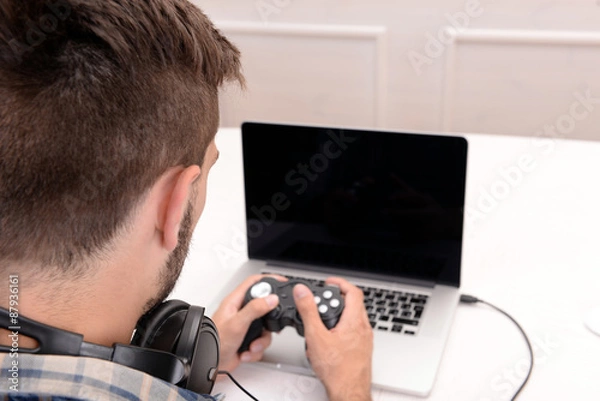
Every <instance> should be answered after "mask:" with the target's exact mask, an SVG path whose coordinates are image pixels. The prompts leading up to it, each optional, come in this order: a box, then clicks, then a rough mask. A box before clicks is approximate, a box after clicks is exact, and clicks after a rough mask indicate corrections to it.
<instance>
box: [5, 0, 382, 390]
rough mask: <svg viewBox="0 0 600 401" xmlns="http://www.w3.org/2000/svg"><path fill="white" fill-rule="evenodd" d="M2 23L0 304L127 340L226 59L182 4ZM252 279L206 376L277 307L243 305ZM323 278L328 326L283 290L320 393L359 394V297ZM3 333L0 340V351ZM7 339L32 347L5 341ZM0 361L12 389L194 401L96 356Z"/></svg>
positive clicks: (74, 2) (182, 215)
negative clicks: (334, 304)
mask: <svg viewBox="0 0 600 401" xmlns="http://www.w3.org/2000/svg"><path fill="white" fill-rule="evenodd" d="M0 18H1V21H0V144H1V146H0V274H1V276H2V277H1V280H2V283H4V284H2V285H0V306H2V307H3V308H8V307H9V304H10V302H15V300H16V302H17V304H18V311H19V314H20V315H22V316H26V317H28V318H30V319H33V320H35V321H38V322H41V323H45V324H48V325H51V326H53V327H57V328H60V329H63V330H68V331H71V332H76V333H81V334H82V335H83V336H84V340H85V341H87V342H92V343H97V344H101V345H105V346H112V345H113V344H115V343H125V344H126V343H128V342H129V341H130V338H131V335H132V332H133V330H134V328H135V325H136V322H137V321H138V319H139V318H140V317H141V316H142V315H143V314H144V313H146V312H147V311H149V310H150V309H151V308H152V307H153V306H155V305H157V304H159V303H160V302H161V301H163V300H164V299H165V298H166V297H167V296H168V294H169V293H170V292H171V290H172V289H173V286H174V284H175V282H176V280H177V278H178V276H179V274H180V271H181V268H182V266H183V262H184V259H185V256H186V253H187V248H188V245H189V241H190V238H191V235H192V231H193V229H194V227H195V225H196V223H197V222H198V219H199V218H200V215H201V213H202V211H203V208H204V203H205V197H206V185H207V179H208V174H209V171H210V168H211V166H212V165H213V164H214V163H215V161H216V160H217V158H218V150H217V148H216V146H215V142H214V136H215V133H216V131H217V128H218V125H219V122H218V88H219V87H220V86H221V84H222V83H223V82H224V81H225V80H237V81H239V82H240V83H243V78H242V76H241V74H240V62H239V52H238V50H237V49H236V48H235V47H234V46H233V45H232V44H231V43H230V42H229V41H228V40H227V39H226V38H224V37H223V36H222V35H221V34H220V33H219V32H218V31H217V30H216V29H215V28H214V27H213V25H212V24H211V22H210V21H209V20H208V19H207V17H206V16H205V15H204V14H202V12H201V11H200V10H198V9H197V8H196V7H194V6H193V5H191V4H190V3H188V2H187V1H186V0H128V1H125V0H123V1H119V0H85V1H84V0H27V1H22V0H0ZM257 279H258V277H250V278H248V280H247V281H246V282H245V283H243V284H242V285H241V286H240V287H239V288H237V289H236V290H234V291H233V292H232V294H231V295H230V296H229V297H228V298H227V299H225V300H224V301H223V303H222V305H221V307H220V308H219V310H218V311H217V312H216V313H215V315H214V316H213V318H214V321H215V323H216V325H217V328H218V330H219V334H220V338H221V345H222V347H221V364H220V366H219V368H220V369H225V370H232V369H234V368H235V367H236V366H238V365H239V364H240V363H241V362H245V361H256V360H259V359H260V358H261V357H262V355H263V351H264V349H265V348H266V347H268V346H269V343H270V334H268V333H266V334H265V335H263V336H262V337H260V338H259V339H257V340H255V341H254V342H253V343H252V344H251V346H250V350H249V351H248V352H245V353H242V354H241V355H239V354H237V349H238V348H239V346H240V344H241V342H242V340H243V338H244V335H245V334H246V332H247V330H248V327H249V325H250V323H251V322H252V321H253V320H254V319H256V318H258V317H260V316H262V315H264V314H265V313H267V312H268V311H270V310H271V309H273V308H274V307H275V306H276V305H277V303H278V299H277V297H276V296H273V297H267V298H265V299H256V300H254V301H252V302H250V303H249V304H248V305H246V306H245V307H244V308H241V306H242V305H241V304H242V298H243V294H244V293H245V292H246V290H247V289H248V288H249V287H250V286H251V284H252V283H254V282H255V281H256V280H257ZM10 283H13V284H12V285H10ZM15 283H16V284H15ZM330 283H333V284H337V285H339V286H340V288H341V290H342V292H343V293H344V295H345V298H346V308H345V310H344V314H343V315H342V318H341V320H340V322H339V324H338V325H337V326H336V328H335V329H333V330H331V331H329V330H327V329H326V328H325V326H324V325H323V324H322V322H321V321H320V319H319V315H318V312H317V311H316V306H315V304H314V301H312V298H313V297H312V296H309V295H310V294H309V292H308V289H307V288H306V287H304V286H300V285H299V286H296V288H295V293H294V295H295V299H296V303H297V306H298V309H299V312H300V314H301V316H302V318H303V321H304V324H305V328H306V329H305V336H306V342H307V353H308V356H309V358H310V360H311V362H312V364H313V367H314V369H315V372H316V374H317V376H318V377H319V378H320V379H321V380H322V382H323V384H324V386H325V388H326V389H327V393H328V395H329V398H330V399H331V400H348V399H356V400H367V399H370V379H371V354H372V332H371V328H370V326H369V322H368V319H367V316H366V312H365V310H364V306H363V304H362V293H361V292H360V290H358V289H357V288H356V287H355V286H353V285H351V284H349V283H348V282H347V281H345V280H343V279H340V278H332V279H330ZM15 288H16V295H17V297H16V298H15ZM11 295H12V298H11ZM10 334H11V333H10V332H8V331H6V330H4V329H3V331H2V333H0V341H1V343H2V344H3V345H8V346H10V344H11V338H10ZM357 344H360V346H357ZM18 345H19V348H20V349H21V350H22V349H23V348H35V347H36V345H37V344H36V342H35V340H33V339H31V338H27V337H23V336H21V337H20V338H19V343H18ZM0 358H2V360H1V362H0V363H1V368H2V371H1V372H0V377H2V378H3V383H0V391H2V392H11V391H12V392H15V393H16V391H19V394H21V397H22V399H26V398H27V396H26V394H27V393H37V394H41V393H44V394H47V393H54V394H56V395H61V396H63V397H65V398H70V399H89V398H94V399H96V398H110V399H120V398H119V397H121V398H122V399H136V397H139V398H148V397H150V396H153V397H154V398H155V399H175V397H179V398H178V399H205V398H204V397H201V396H198V395H196V394H193V393H191V392H189V391H186V390H183V389H178V388H176V387H175V386H172V385H170V384H168V383H166V382H163V381H161V380H159V379H156V378H152V377H149V376H148V375H147V374H144V373H142V372H139V371H135V370H133V369H130V368H127V367H124V366H116V364H114V363H111V362H106V361H101V360H94V359H90V358H82V357H64V356H45V355H26V354H24V353H20V354H19V355H18V363H19V364H20V365H19V367H20V369H21V370H20V372H21V374H22V375H23V374H28V372H29V373H31V372H35V374H30V375H29V376H20V377H19V378H18V383H17V386H19V387H12V388H11V387H10V384H11V381H10V380H7V379H11V375H10V373H9V368H11V363H12V362H13V361H11V358H10V356H9V355H8V354H1V355H0ZM107 372H112V373H111V374H108V373H107ZM66 373H69V374H66ZM13 376H14V375H13ZM13 378H14V377H13ZM265 380H268V377H265ZM103 381H104V382H103ZM115 381H117V382H115ZM99 383H100V384H99ZM13 386H14V384H13ZM15 396H16V395H15ZM169 397H173V398H169Z"/></svg>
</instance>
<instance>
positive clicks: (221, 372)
mask: <svg viewBox="0 0 600 401" xmlns="http://www.w3.org/2000/svg"><path fill="white" fill-rule="evenodd" d="M217 375H226V376H228V377H229V378H230V379H231V381H232V382H233V384H235V385H236V386H238V388H239V389H240V390H242V391H243V392H244V393H246V395H247V396H248V397H250V398H252V399H253V400H254V401H258V398H256V397H255V396H253V395H252V394H250V392H248V390H246V389H245V388H244V387H243V386H242V385H241V384H240V383H238V381H237V380H235V379H234V378H233V376H232V375H231V373H229V372H228V371H226V370H216V369H214V368H213V369H211V370H210V372H209V373H208V376H209V377H214V376H217Z"/></svg>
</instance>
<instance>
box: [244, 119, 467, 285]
mask: <svg viewBox="0 0 600 401" xmlns="http://www.w3.org/2000/svg"><path fill="white" fill-rule="evenodd" d="M242 144H243V159H244V160H243V165H244V183H245V200H246V230H247V236H248V256H249V257H250V258H251V259H262V260H266V261H274V262H287V263H292V264H297V265H303V266H310V267H312V268H313V269H317V270H318V268H319V267H321V268H323V267H327V268H328V269H329V270H331V269H334V270H335V269H343V271H345V272H348V271H353V272H355V273H357V274H358V275H363V276H366V277H368V276H377V277H379V276H387V277H390V276H393V277H398V279H399V280H401V279H407V280H419V281H427V282H436V283H441V284H447V285H452V286H457V287H458V286H459V285H460V264H461V251H462V237H463V214H464V201H465V181H466V168H467V141H466V140H465V139H464V138H462V137H458V136H445V135H430V134H413V133H393V132H379V131H371V130H358V129H355V130H352V129H339V128H329V127H316V126H315V127H310V126H296V125H281V124H267V123H256V122H252V123H250V122H247V123H244V124H243V125H242Z"/></svg>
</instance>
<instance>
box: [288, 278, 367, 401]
mask: <svg viewBox="0 0 600 401" xmlns="http://www.w3.org/2000/svg"><path fill="white" fill-rule="evenodd" d="M326 283H327V284H329V285H337V286H338V287H340V290H341V292H342V294H343V295H344V302H345V307H344V311H343V312H342V316H341V317H340V320H339V321H338V323H337V325H336V326H335V327H334V328H332V329H331V330H328V329H327V327H326V326H325V325H324V324H323V322H322V321H321V317H320V315H319V312H318V310H317V306H316V304H315V301H314V298H313V296H312V292H311V291H310V290H309V289H308V288H307V287H306V286H305V285H302V284H297V285H296V286H295V287H294V300H295V302H296V308H297V309H298V313H299V314H300V317H301V318H302V323H303V324H304V337H305V339H306V346H307V350H306V354H307V356H308V359H309V360H310V363H311V366H312V368H313V370H314V371H315V373H316V374H317V377H318V378H319V379H320V380H321V381H322V382H323V384H324V385H325V388H326V390H327V394H328V396H329V400H330V401H338V400H346V401H368V400H371V370H372V368H371V361H372V358H373V329H372V328H371V325H370V323H369V318H368V316H367V311H366V310H365V306H364V303H363V293H362V291H361V290H360V289H359V288H358V287H356V286H354V285H352V284H350V283H349V282H348V281H346V280H344V279H342V278H337V277H332V278H329V279H327V281H326Z"/></svg>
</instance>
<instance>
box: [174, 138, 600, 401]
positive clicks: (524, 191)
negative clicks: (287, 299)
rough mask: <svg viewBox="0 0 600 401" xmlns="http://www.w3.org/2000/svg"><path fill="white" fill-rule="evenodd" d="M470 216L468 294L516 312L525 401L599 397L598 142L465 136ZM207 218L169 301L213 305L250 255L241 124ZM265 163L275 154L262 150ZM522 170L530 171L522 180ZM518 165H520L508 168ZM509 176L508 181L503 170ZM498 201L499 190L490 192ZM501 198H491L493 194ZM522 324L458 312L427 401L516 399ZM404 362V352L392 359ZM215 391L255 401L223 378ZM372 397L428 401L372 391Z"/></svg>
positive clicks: (320, 396) (311, 387)
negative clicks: (595, 316) (592, 320)
mask: <svg viewBox="0 0 600 401" xmlns="http://www.w3.org/2000/svg"><path fill="white" fill-rule="evenodd" d="M465 137H467V139H468V141H469V164H468V177H467V209H466V210H467V215H468V216H470V217H467V221H466V223H465V236H464V238H465V239H464V251H463V270H462V284H461V290H462V292H463V293H468V294H472V295H475V296H477V297H479V298H481V299H484V300H486V301H488V302H491V303H493V304H495V305H496V306H498V307H500V308H502V309H504V310H506V311H507V312H509V313H510V314H511V315H512V316H513V317H514V318H515V319H517V321H518V322H519V323H521V325H522V326H523V328H524V329H525V330H526V332H527V333H528V334H529V336H530V339H531V340H532V342H533V346H534V354H535V358H536V365H535V368H534V370H533V374H532V376H531V378H530V380H529V383H528V385H527V386H526V387H525V389H524V390H523V393H522V394H521V396H520V397H519V400H600V336H597V335H595V334H593V333H592V332H591V331H589V330H588V329H587V328H586V327H585V326H584V324H583V316H584V314H585V313H586V312H587V311H588V310H589V309H590V308H592V307H594V306H600V291H599V290H600V143H594V142H582V141H571V140H565V139H560V140H559V139H553V138H547V139H543V140H542V139H539V138H538V139H536V138H516V137H501V136H489V135H479V134H477V135H465ZM217 146H218V148H219V150H220V152H221V156H220V158H219V161H218V163H217V164H216V165H215V166H214V167H213V171H212V172H211V175H210V177H209V186H208V197H207V203H206V208H205V211H204V214H203V215H202V217H201V219H200V222H199V223H198V227H197V229H196V231H195V233H194V237H193V243H192V246H191V250H190V255H189V257H188V260H187V262H186V266H185V268H184V271H183V273H182V277H181V279H180V281H179V283H178V285H177V287H176V288H175V291H174V293H173V294H172V297H173V298H180V299H184V300H186V301H187V302H190V303H194V304H199V305H209V304H211V303H213V302H214V301H215V296H216V294H217V292H218V290H219V289H220V288H221V287H222V286H223V285H224V284H225V282H226V281H227V280H228V279H229V278H230V277H231V275H232V274H233V272H234V271H235V269H236V268H237V267H238V266H239V265H240V264H241V263H242V262H243V261H244V260H246V258H247V254H246V248H245V239H244V232H245V226H244V203H243V178H242V165H241V162H242V158H241V139H240V133H239V129H233V128H227V129H221V130H220V131H219V133H218V134H217ZM265 157H268V152H265ZM519 165H521V166H522V167H523V168H524V169H525V170H527V171H523V170H521V174H520V177H519V174H516V173H514V169H515V168H519ZM511 169H512V170H511ZM503 170H504V171H506V170H510V171H513V173H512V175H510V176H509V178H508V179H507V178H506V174H503V173H502V171H503ZM492 194H494V195H492ZM494 196H495V198H494ZM527 355H528V354H527V348H526V345H525V343H524V341H523V338H522V337H521V334H520V333H519V332H518V330H517V329H516V327H515V326H514V325H513V324H512V323H511V322H510V321H509V320H508V319H507V318H505V317H504V316H503V315H501V314H499V313H497V312H495V311H493V310H491V309H489V308H487V307H485V306H483V305H477V306H472V305H460V306H459V308H458V311H457V313H456V316H455V320H454V324H453V327H452V330H451V333H450V337H449V340H448V343H447V348H446V351H445V353H444V357H443V359H442V362H441V365H440V369H439V372H438V377H437V380H436V384H435V387H434V389H433V391H432V393H431V395H430V396H429V397H428V398H427V399H428V400H461V401H462V400H465V401H496V400H508V399H510V395H511V394H512V393H513V391H514V390H516V388H517V387H518V385H519V384H520V382H521V379H522V378H523V374H524V372H525V371H526V369H527V366H528V365H527ZM395 358H396V359H397V360H398V362H399V363H401V361H402V355H396V356H395ZM234 377H235V378H236V379H237V380H238V381H239V382H241V383H242V384H243V385H244V386H245V387H246V388H247V389H248V390H249V391H250V392H251V393H253V394H254V395H255V396H256V397H257V398H259V399H260V400H261V401H264V400H286V401H287V400H290V401H296V400H317V401H318V400H325V399H326V397H325V393H324V390H323V387H322V385H321V384H320V383H319V382H318V381H317V380H316V379H314V378H307V377H303V376H297V375H295V374H288V373H284V372H279V371H272V370H268V369H266V368H263V367H260V366H256V365H254V364H246V365H242V366H241V367H240V368H238V369H237V370H236V371H234ZM214 392H226V393H227V394H228V397H227V399H228V400H246V399H249V398H247V397H246V395H245V394H243V393H242V392H240V391H239V390H238V389H237V388H236V387H235V386H234V385H233V384H232V383H231V382H230V381H229V379H227V378H224V379H220V380H219V382H218V383H217V385H216V386H215V391H214ZM373 399H374V400H380V401H384V400H422V399H423V398H419V397H413V396H407V395H404V394H399V393H392V392H387V391H382V390H378V389H374V390H373Z"/></svg>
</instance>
